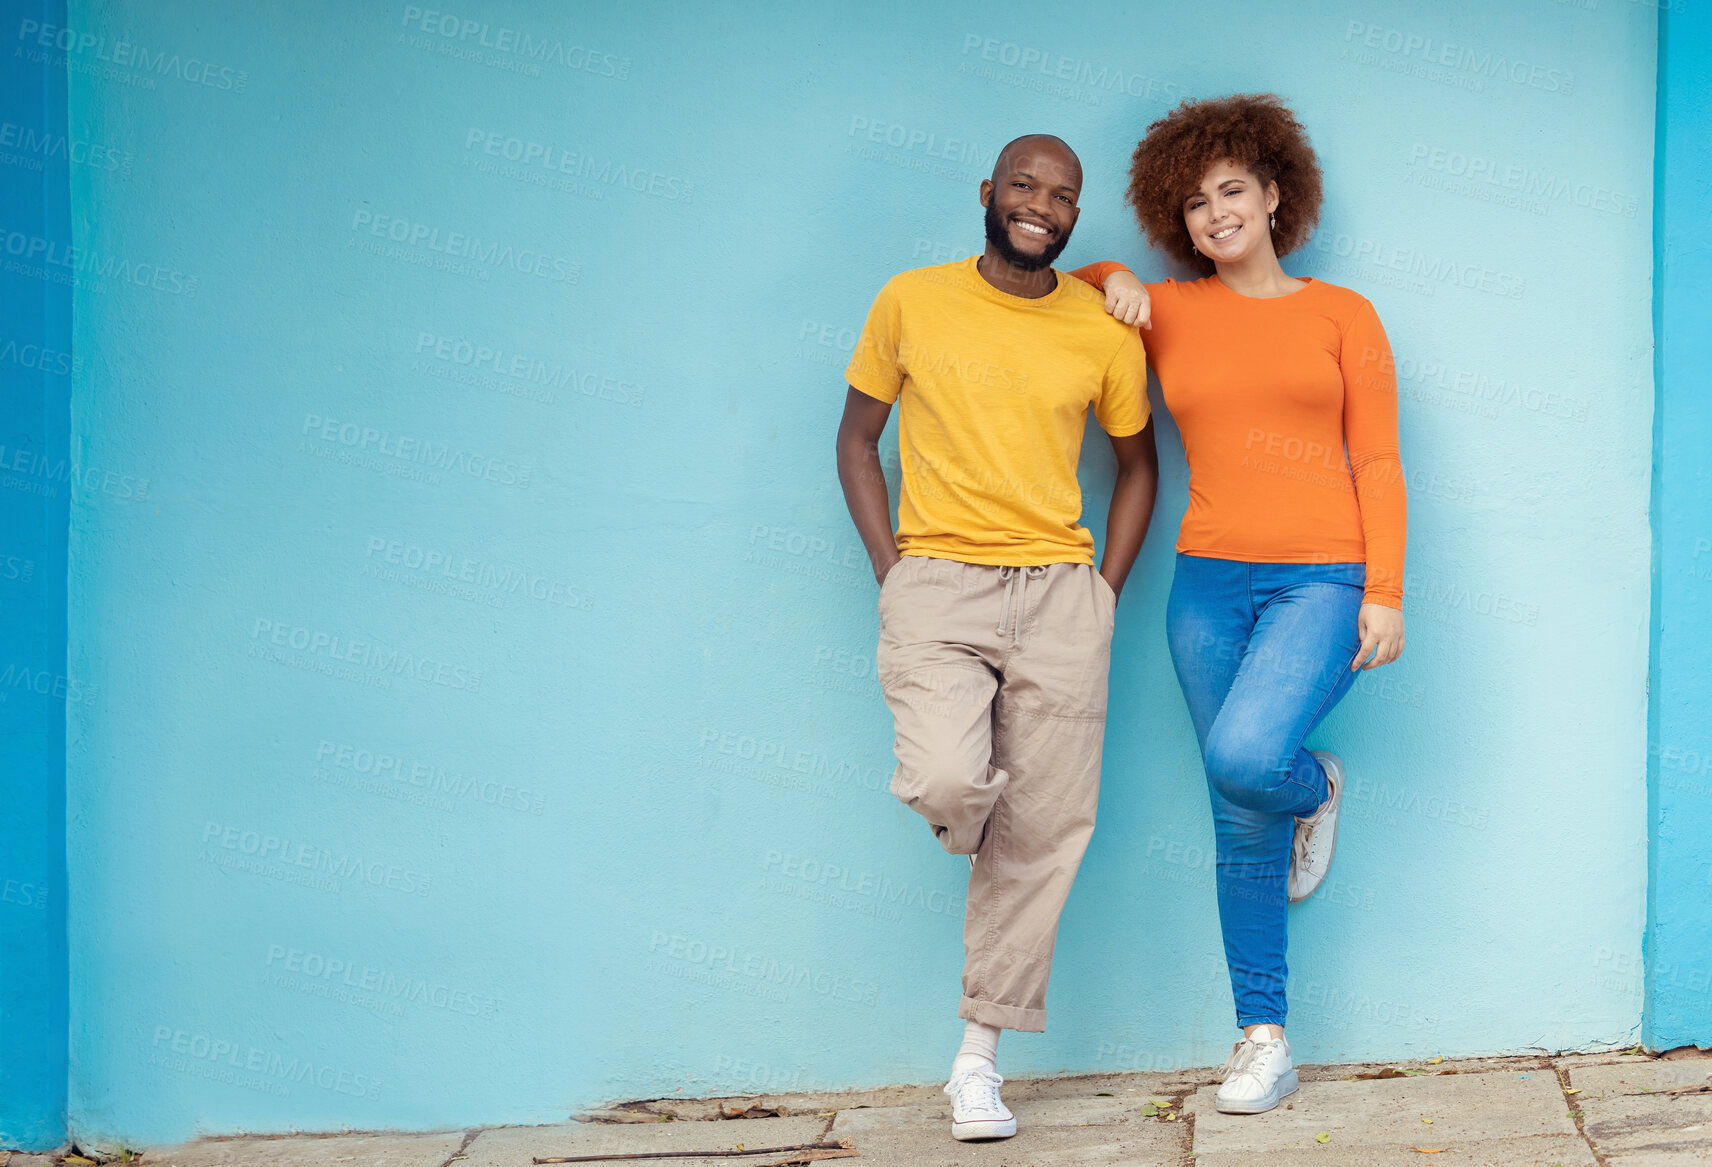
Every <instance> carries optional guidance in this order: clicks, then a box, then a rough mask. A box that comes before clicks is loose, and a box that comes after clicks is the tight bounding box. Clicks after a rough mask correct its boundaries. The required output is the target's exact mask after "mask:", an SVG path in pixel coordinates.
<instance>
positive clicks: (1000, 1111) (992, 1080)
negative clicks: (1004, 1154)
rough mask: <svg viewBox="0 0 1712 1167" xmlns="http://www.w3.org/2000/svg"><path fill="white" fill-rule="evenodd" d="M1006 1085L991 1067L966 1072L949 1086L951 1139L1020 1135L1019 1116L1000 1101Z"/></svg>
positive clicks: (952, 1080)
mask: <svg viewBox="0 0 1712 1167" xmlns="http://www.w3.org/2000/svg"><path fill="white" fill-rule="evenodd" d="M1003 1081H1004V1079H1003V1078H1001V1077H999V1072H998V1071H997V1070H995V1069H993V1068H992V1067H990V1066H976V1067H975V1068H974V1069H972V1070H964V1071H963V1072H962V1073H961V1074H958V1075H956V1076H955V1077H953V1078H952V1079H951V1081H949V1082H947V1083H946V1084H945V1092H946V1093H947V1094H949V1095H951V1137H952V1138H954V1139H960V1140H965V1141H967V1140H969V1139H1008V1138H1010V1137H1011V1136H1012V1135H1014V1134H1016V1115H1014V1114H1012V1113H1011V1112H1010V1109H1009V1108H1008V1107H1006V1106H1005V1104H1004V1103H1003V1102H1001V1101H1000V1100H999V1085H1000V1083H1002V1082H1003Z"/></svg>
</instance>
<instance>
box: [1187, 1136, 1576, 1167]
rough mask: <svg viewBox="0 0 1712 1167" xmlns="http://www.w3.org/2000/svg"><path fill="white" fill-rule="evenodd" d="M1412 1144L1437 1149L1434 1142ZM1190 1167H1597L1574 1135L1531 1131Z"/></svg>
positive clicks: (1237, 1154)
mask: <svg viewBox="0 0 1712 1167" xmlns="http://www.w3.org/2000/svg"><path fill="white" fill-rule="evenodd" d="M1412 1145H1413V1146H1420V1147H1440V1146H1441V1144H1439V1143H1432V1142H1428V1143H1416V1144H1412ZM1191 1161H1192V1162H1193V1163H1194V1164H1195V1167H1598V1160H1596V1159H1595V1158H1594V1157H1593V1152H1592V1151H1590V1150H1588V1149H1587V1143H1586V1142H1585V1141H1584V1140H1583V1139H1581V1138H1580V1137H1579V1136H1577V1137H1574V1138H1569V1137H1566V1136H1563V1135H1535V1136H1533V1137H1531V1138H1525V1139H1496V1140H1486V1141H1477V1142H1470V1143H1464V1144H1459V1145H1457V1146H1453V1147H1443V1148H1442V1150H1441V1153H1439V1154H1436V1155H1435V1154H1422V1153H1421V1152H1419V1151H1415V1150H1412V1149H1410V1147H1407V1146H1402V1145H1398V1146H1393V1147H1376V1146H1372V1145H1366V1146H1348V1145H1345V1146H1338V1145H1337V1143H1336V1142H1335V1141H1334V1142H1331V1143H1326V1144H1324V1145H1318V1144H1316V1145H1315V1146H1314V1148H1313V1149H1312V1150H1308V1149H1306V1148H1297V1149H1295V1150H1290V1151H1266V1152H1257V1151H1232V1152H1228V1153H1225V1154H1216V1155H1200V1156H1198V1157H1196V1158H1195V1159H1193V1160H1191Z"/></svg>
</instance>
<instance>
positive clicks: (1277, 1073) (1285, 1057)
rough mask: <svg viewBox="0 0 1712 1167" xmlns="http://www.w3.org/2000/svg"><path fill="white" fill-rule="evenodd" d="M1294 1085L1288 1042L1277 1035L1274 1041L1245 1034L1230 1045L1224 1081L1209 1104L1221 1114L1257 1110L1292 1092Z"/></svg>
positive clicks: (1282, 1098)
mask: <svg viewBox="0 0 1712 1167" xmlns="http://www.w3.org/2000/svg"><path fill="white" fill-rule="evenodd" d="M1296 1088H1297V1082H1296V1067H1295V1066H1294V1065H1292V1064H1291V1062H1290V1046H1289V1043H1287V1042H1286V1041H1285V1040H1284V1039H1283V1038H1281V1037H1280V1038H1278V1039H1277V1040H1275V1041H1251V1040H1250V1039H1248V1038H1246V1037H1245V1038H1243V1039H1242V1040H1241V1041H1239V1042H1237V1043H1236V1044H1235V1045H1233V1046H1231V1056H1230V1059H1229V1060H1228V1061H1226V1062H1225V1069H1224V1085H1222V1086H1220V1087H1219V1092H1218V1095H1217V1096H1216V1097H1215V1098H1214V1100H1213V1105H1214V1106H1216V1107H1217V1108H1218V1109H1219V1110H1220V1111H1222V1112H1223V1113H1225V1114H1260V1113H1262V1112H1264V1111H1268V1110H1271V1109H1272V1108H1273V1107H1274V1106H1277V1105H1278V1104H1279V1103H1280V1102H1282V1101H1283V1100H1284V1099H1285V1098H1287V1097H1289V1096H1290V1095H1292V1094H1294V1093H1296Z"/></svg>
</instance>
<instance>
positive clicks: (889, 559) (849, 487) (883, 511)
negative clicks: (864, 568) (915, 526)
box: [838, 438, 898, 580]
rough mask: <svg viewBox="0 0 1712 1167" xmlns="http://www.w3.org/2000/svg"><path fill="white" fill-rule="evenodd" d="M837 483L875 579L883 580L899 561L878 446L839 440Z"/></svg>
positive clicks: (890, 506) (859, 440) (857, 439)
mask: <svg viewBox="0 0 1712 1167" xmlns="http://www.w3.org/2000/svg"><path fill="white" fill-rule="evenodd" d="M838 482H839V485H840V486H842V487H843V488H844V505H845V506H847V507H849V508H850V519H851V521H852V522H853V523H855V524H856V534H857V535H859V536H861V539H862V545H863V546H864V547H866V548H867V549H868V559H869V561H870V562H871V563H872V564H873V565H874V578H875V579H876V580H883V579H885V577H886V572H887V571H888V570H890V568H891V566H892V564H893V563H895V562H896V561H897V559H898V542H897V537H896V536H895V535H894V534H893V533H892V502H891V498H890V496H888V495H887V493H886V475H885V472H884V471H883V470H882V469H881V468H880V451H879V448H878V446H877V445H876V444H875V443H874V442H868V441H863V440H862V439H860V438H847V439H840V441H839V443H838Z"/></svg>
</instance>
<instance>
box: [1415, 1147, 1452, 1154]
mask: <svg viewBox="0 0 1712 1167" xmlns="http://www.w3.org/2000/svg"><path fill="white" fill-rule="evenodd" d="M1409 1149H1410V1150H1412V1151H1419V1152H1420V1153H1421V1154H1423V1155H1442V1154H1444V1148H1443V1147H1411V1148H1409Z"/></svg>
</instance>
